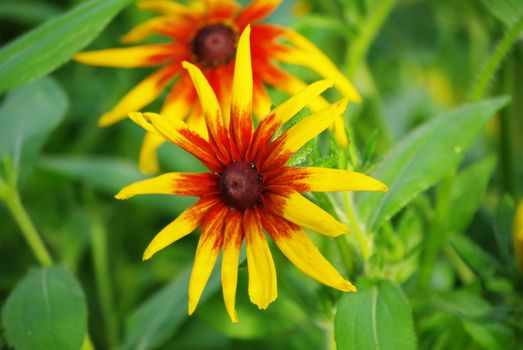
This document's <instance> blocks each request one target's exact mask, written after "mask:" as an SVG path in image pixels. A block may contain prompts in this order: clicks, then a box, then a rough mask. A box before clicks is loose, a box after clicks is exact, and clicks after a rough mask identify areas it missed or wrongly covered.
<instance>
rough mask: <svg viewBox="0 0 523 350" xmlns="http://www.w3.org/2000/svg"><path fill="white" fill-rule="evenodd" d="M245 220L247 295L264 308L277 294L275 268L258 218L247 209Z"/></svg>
mask: <svg viewBox="0 0 523 350" xmlns="http://www.w3.org/2000/svg"><path fill="white" fill-rule="evenodd" d="M245 220H246V224H245V227H244V230H245V243H246V246H247V268H248V272H249V287H248V288H249V297H250V299H251V302H252V303H253V304H255V305H256V306H258V308H259V309H266V308H267V307H268V306H269V304H270V303H271V302H273V301H274V300H276V298H277V296H278V291H277V281H276V269H275V267H274V261H273V260H272V255H271V251H270V250H269V245H268V244H267V239H266V238H265V234H264V233H263V229H262V226H261V223H260V218H259V217H258V215H257V214H256V213H253V212H252V211H249V212H247V213H246V219H245Z"/></svg>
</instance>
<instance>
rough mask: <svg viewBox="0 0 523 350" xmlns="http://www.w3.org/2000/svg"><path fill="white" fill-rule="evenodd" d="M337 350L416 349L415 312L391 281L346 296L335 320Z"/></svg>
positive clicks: (380, 282)
mask: <svg viewBox="0 0 523 350" xmlns="http://www.w3.org/2000/svg"><path fill="white" fill-rule="evenodd" d="M334 336H335V339H336V344H337V348H338V350H356V349H357V350H378V349H379V350H389V349H390V350H392V349H403V350H411V349H412V350H414V349H416V337H415V333H414V322H413V319H412V312H411V309H410V306H409V304H408V302H407V299H406V298H405V296H404V295H403V292H402V291H401V289H400V288H399V287H398V286H397V285H395V284H394V283H393V282H391V281H388V280H382V281H379V282H378V283H376V284H366V285H364V286H362V287H360V290H359V291H358V292H357V293H352V294H347V295H346V296H345V297H344V298H343V299H342V300H341V301H340V303H339V305H338V311H337V312H336V316H335V319H334Z"/></svg>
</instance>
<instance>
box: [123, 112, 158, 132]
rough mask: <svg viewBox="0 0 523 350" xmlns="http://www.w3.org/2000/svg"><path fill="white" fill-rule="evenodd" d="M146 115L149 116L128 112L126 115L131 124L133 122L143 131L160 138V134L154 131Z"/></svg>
mask: <svg viewBox="0 0 523 350" xmlns="http://www.w3.org/2000/svg"><path fill="white" fill-rule="evenodd" d="M146 114H149V113H145V114H144V113H140V112H130V113H129V114H128V117H129V119H131V120H132V121H133V122H135V123H136V124H138V125H139V126H141V127H142V128H143V129H145V130H146V131H148V132H149V133H151V134H154V135H158V136H160V137H161V136H162V134H160V133H159V132H158V130H156V128H155V127H154V125H153V124H152V123H151V120H150V119H149V118H147V117H146Z"/></svg>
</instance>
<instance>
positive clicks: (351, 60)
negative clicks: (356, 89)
mask: <svg viewBox="0 0 523 350" xmlns="http://www.w3.org/2000/svg"><path fill="white" fill-rule="evenodd" d="M395 3H396V0H382V1H377V2H376V6H375V7H374V8H372V9H370V10H369V11H368V13H369V17H367V18H366V20H365V22H363V23H362V24H361V26H360V31H359V33H358V36H357V37H356V38H355V40H354V41H353V42H352V43H351V45H348V47H347V55H346V61H345V68H346V71H347V74H348V75H349V76H353V74H354V72H355V71H356V68H357V67H358V65H359V64H360V62H361V60H363V59H364V58H365V57H366V56H367V51H368V50H369V47H370V44H371V43H372V42H373V41H374V38H375V37H376V35H377V34H378V31H379V29H380V28H381V26H382V25H383V23H384V22H385V19H386V18H387V16H388V15H389V13H390V12H391V11H392V8H393V7H394V4H395Z"/></svg>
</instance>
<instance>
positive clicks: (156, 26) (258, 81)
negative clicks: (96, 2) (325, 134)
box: [75, 0, 360, 173]
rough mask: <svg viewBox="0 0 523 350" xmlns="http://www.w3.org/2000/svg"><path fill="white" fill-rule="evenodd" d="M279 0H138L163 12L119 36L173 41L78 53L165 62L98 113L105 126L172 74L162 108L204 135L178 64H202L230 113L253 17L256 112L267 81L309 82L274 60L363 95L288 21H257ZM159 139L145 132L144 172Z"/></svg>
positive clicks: (152, 167)
mask: <svg viewBox="0 0 523 350" xmlns="http://www.w3.org/2000/svg"><path fill="white" fill-rule="evenodd" d="M280 1H281V0H254V1H253V2H252V3H250V4H249V5H248V6H246V7H245V8H241V7H240V6H239V5H238V4H237V3H236V2H235V1H234V0H220V1H218V0H205V1H193V2H190V3H189V4H188V5H182V4H179V3H177V2H174V1H170V0H146V1H141V2H139V6H140V7H141V8H143V9H148V10H153V11H156V12H158V13H160V16H158V17H154V18H152V19H150V20H148V21H146V22H144V23H142V24H140V25H139V26H137V27H135V28H134V29H133V30H131V31H130V32H129V33H128V34H127V35H125V36H124V37H123V38H122V41H123V42H124V43H136V42H139V41H142V40H144V39H146V38H148V37H149V36H151V35H154V34H156V35H160V36H164V37H166V38H168V39H169V40H171V42H168V43H161V44H151V45H143V46H134V47H127V48H117V49H107V50H100V51H92V52H83V53H79V54H77V55H76V56H75V59H76V60H77V61H79V62H82V63H86V64H91V65H97V66H108V67H125V68H133V67H149V66H163V67H162V68H160V69H159V70H158V71H156V72H155V73H153V74H151V75H150V76H148V77H147V78H145V80H143V81H142V82H140V83H139V84H138V85H137V86H135V87H134V88H133V89H132V90H130V91H129V92H128V93H127V94H126V95H125V96H124V97H123V98H122V99H121V100H120V102H118V104H117V105H116V106H115V107H114V108H113V109H112V110H111V111H109V112H107V113H105V114H103V115H102V116H101V118H100V121H99V124H100V125H102V126H106V125H110V124H113V123H115V122H117V121H120V120H122V119H124V118H125V117H126V116H127V114H128V113H129V112H132V111H137V110H141V109H142V108H143V107H144V106H146V105H148V104H149V103H151V102H152V101H154V100H155V99H156V98H158V96H159V95H160V94H161V93H162V91H163V90H164V89H165V88H166V86H167V85H168V84H169V83H170V82H172V81H173V80H174V79H175V78H177V80H176V81H175V82H174V84H173V85H172V87H171V89H170V92H169V94H168V96H167V97H166V99H165V101H164V104H163V108H162V110H161V112H160V113H161V115H163V116H165V117H169V118H173V117H177V118H182V119H187V123H188V124H189V125H191V126H192V127H193V128H194V129H196V130H197V131H198V132H199V133H200V134H201V135H202V136H204V137H205V138H206V137H207V135H206V128H205V125H204V121H203V118H202V116H201V109H200V107H199V104H198V101H197V100H198V99H197V96H196V91H195V90H194V87H193V86H192V84H191V79H190V78H189V76H188V75H187V73H186V72H185V71H184V70H183V68H182V65H181V63H182V62H183V61H187V62H191V63H193V64H194V65H196V66H198V67H199V68H200V70H202V72H203V74H204V75H205V77H206V78H207V80H208V81H209V83H210V84H211V86H212V88H213V90H214V91H215V92H216V95H217V96H218V101H220V103H221V106H222V110H223V113H224V117H225V119H227V118H228V113H229V109H230V108H229V106H230V102H231V93H230V91H231V86H232V74H233V69H234V56H235V53H236V44H237V38H238V36H239V33H241V32H242V31H243V29H244V28H245V27H246V26H247V25H248V24H251V23H252V24H253V25H252V36H251V49H252V59H253V65H252V69H253V77H254V83H253V87H254V95H253V109H254V114H255V115H256V116H257V117H259V118H261V117H263V116H265V114H266V113H267V112H268V111H269V109H270V106H271V99H270V97H269V95H268V93H267V90H266V86H267V85H268V86H272V87H274V88H277V89H280V90H283V91H285V92H287V93H289V94H295V93H297V92H299V91H300V90H302V89H303V88H304V87H305V86H306V85H305V84H304V83H303V82H302V81H301V80H299V79H297V78H296V77H294V76H292V75H290V74H288V73H286V72H285V71H283V70H282V69H280V68H279V67H278V66H277V65H276V64H275V61H280V62H284V63H291V64H297V65H303V66H306V67H308V68H310V69H312V70H314V71H316V72H317V73H318V74H319V75H321V76H323V77H325V78H328V79H331V80H332V81H333V82H334V85H335V86H336V87H337V88H338V89H339V91H340V92H341V93H342V94H343V95H344V96H346V97H348V98H349V99H350V100H351V101H359V99H360V97H359V95H358V93H357V91H356V90H355V89H354V87H353V85H352V84H351V83H350V82H349V81H348V80H347V79H346V78H345V77H344V76H343V75H342V74H341V73H340V72H339V71H338V69H337V68H336V67H335V66H334V64H333V63H332V62H331V61H330V60H329V59H328V58H327V57H326V56H325V55H324V54H323V53H322V52H321V51H320V50H319V49H318V48H316V47H315V46H314V45H313V44H312V43H311V42H309V41H308V40H307V39H306V38H304V37H303V36H301V35H300V34H298V33H297V32H295V31H293V30H290V29H287V28H282V27H278V26H274V25H268V24H260V23H258V22H259V21H260V20H262V19H264V18H265V17H267V16H268V15H269V14H270V13H271V12H273V11H274V10H275V8H276V7H277V6H278V5H279V3H280ZM278 39H281V40H284V41H286V42H287V44H285V43H282V42H279V41H277V40H278ZM326 105H327V102H326V101H325V100H323V99H321V98H319V99H317V100H316V101H314V102H313V103H312V104H311V108H313V109H314V110H318V109H320V108H323V107H325V106H326ZM335 126H336V130H335V131H336V135H337V137H338V139H339V140H340V142H341V143H342V144H343V143H346V142H347V141H346V137H345V133H344V128H343V126H344V123H343V120H342V119H341V118H337V120H336V121H335ZM163 141H164V139H163V138H162V137H159V136H156V135H154V134H150V133H149V134H148V135H147V136H146V138H145V140H144V144H143V146H142V151H141V154H140V168H141V169H142V170H143V171H144V172H146V173H151V172H155V171H157V170H158V161H157V158H156V149H157V148H158V147H159V145H160V144H161V143H162V142H163Z"/></svg>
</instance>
